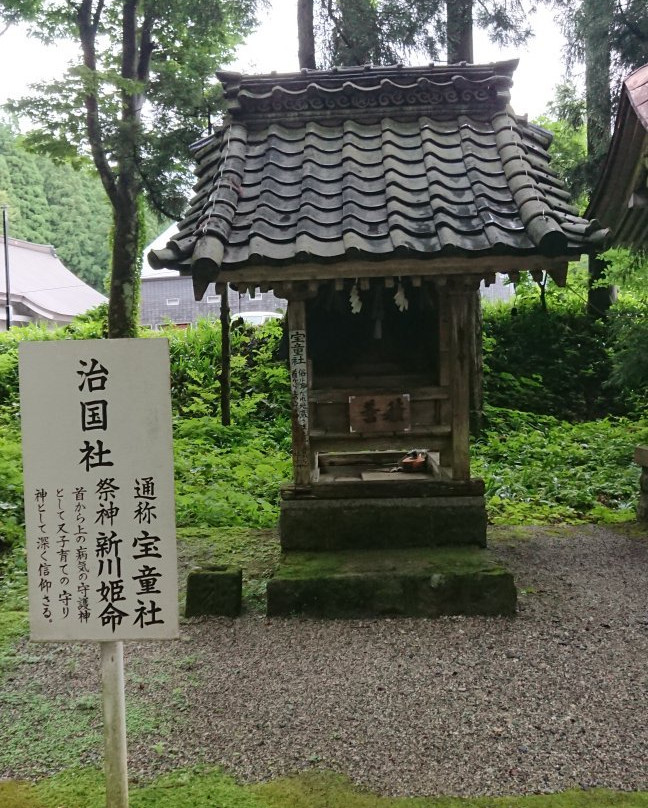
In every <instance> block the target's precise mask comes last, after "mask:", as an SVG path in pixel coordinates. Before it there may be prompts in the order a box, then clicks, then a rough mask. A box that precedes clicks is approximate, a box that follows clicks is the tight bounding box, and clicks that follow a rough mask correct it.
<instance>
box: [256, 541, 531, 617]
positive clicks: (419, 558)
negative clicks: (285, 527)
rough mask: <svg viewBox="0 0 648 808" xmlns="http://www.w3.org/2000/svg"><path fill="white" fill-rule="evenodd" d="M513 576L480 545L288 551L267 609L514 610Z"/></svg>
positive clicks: (315, 612)
mask: <svg viewBox="0 0 648 808" xmlns="http://www.w3.org/2000/svg"><path fill="white" fill-rule="evenodd" d="M516 603H517V593H516V589H515V584H514V581H513V576H512V575H511V573H510V572H508V571H507V570H506V569H504V568H503V567H501V566H498V565H496V564H494V563H493V562H492V561H490V559H489V558H488V556H487V555H486V551H484V550H483V549H481V548H475V547H472V548H435V549H423V548H413V549H403V550H397V551H346V552H335V553H322V552H319V553H286V554H285V556H284V558H283V559H282V562H281V564H280V567H279V570H278V571H277V573H276V575H275V576H274V578H272V579H271V580H270V581H269V582H268V589H267V614H268V615H269V616H280V615H281V616H287V615H291V614H303V615H309V616H313V617H325V618H337V617H341V618H347V617H380V616H388V615H391V616H402V617H440V616H442V615H485V616H495V615H509V616H510V615H514V614H515V611H516Z"/></svg>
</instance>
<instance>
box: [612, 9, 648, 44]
mask: <svg viewBox="0 0 648 808" xmlns="http://www.w3.org/2000/svg"><path fill="white" fill-rule="evenodd" d="M616 11H617V13H618V15H619V17H620V18H621V20H622V21H623V24H624V25H625V27H626V28H627V29H628V30H629V31H630V33H631V34H633V35H634V36H635V37H636V38H637V39H638V40H639V42H647V41H648V37H646V36H644V34H643V32H642V31H641V29H640V28H638V27H637V26H636V25H635V24H634V23H633V22H632V21H631V20H629V19H628V15H627V14H626V10H625V9H624V8H623V6H622V5H621V0H617V4H616Z"/></svg>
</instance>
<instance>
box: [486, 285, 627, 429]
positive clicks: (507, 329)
mask: <svg viewBox="0 0 648 808" xmlns="http://www.w3.org/2000/svg"><path fill="white" fill-rule="evenodd" d="M609 341H610V335H609V331H608V329H607V326H606V325H605V323H603V322H602V321H600V320H594V319H592V318H591V317H588V316H587V315H586V314H585V313H584V312H583V311H582V304H581V303H580V301H578V300H576V301H575V302H574V301H572V302H570V303H567V304H566V305H562V306H561V307H559V308H558V307H556V308H551V307H550V308H549V310H548V311H543V310H542V308H541V307H540V306H539V305H538V304H537V303H535V304H534V303H532V302H524V300H521V301H520V305H519V306H517V307H515V308H513V309H511V307H509V306H488V307H486V308H485V309H484V372H485V375H484V397H485V400H486V401H487V402H488V403H489V404H491V405H493V406H497V407H509V408H511V409H519V410H525V411H529V412H537V413H543V414H548V415H555V416H557V417H561V418H565V419H567V420H578V419H589V418H595V417H597V416H600V415H604V414H606V413H610V412H611V413H618V414H622V413H624V412H626V411H627V410H626V409H625V406H626V404H625V402H624V401H623V400H622V399H620V398H619V396H618V389H615V388H613V387H611V386H608V384H607V382H608V379H609V376H610V372H611V365H610V358H609V355H608V350H607V346H608V343H609Z"/></svg>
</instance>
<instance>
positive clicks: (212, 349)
mask: <svg viewBox="0 0 648 808" xmlns="http://www.w3.org/2000/svg"><path fill="white" fill-rule="evenodd" d="M168 336H169V350H170V353H171V367H172V371H171V390H172V396H173V405H174V410H175V412H177V414H178V415H181V416H187V417H202V416H213V417H217V416H219V414H220V395H219V390H220V375H221V332H220V323H219V322H215V321H213V320H201V321H199V322H198V323H197V324H196V326H195V327H194V328H191V329H189V330H188V331H170V332H169V333H168ZM281 339H282V326H281V324H280V323H279V322H277V321H271V322H269V323H266V325H264V326H263V327H262V328H254V327H250V326H245V325H241V326H235V327H233V328H232V331H231V351H230V353H231V368H232V370H231V399H232V408H233V409H232V420H233V421H234V422H236V423H237V424H239V425H240V424H241V423H249V422H250V421H252V420H254V421H257V420H258V421H269V422H272V421H275V420H276V419H279V420H281V419H286V418H288V417H289V396H290V379H289V376H288V370H287V368H286V367H285V365H284V363H281V362H278V361H277V360H276V358H275V356H276V353H277V350H278V348H279V344H280V342H281Z"/></svg>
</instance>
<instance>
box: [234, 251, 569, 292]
mask: <svg viewBox="0 0 648 808" xmlns="http://www.w3.org/2000/svg"><path fill="white" fill-rule="evenodd" d="M574 258H575V256H558V257H556V258H547V257H546V256H542V255H524V256H515V255H500V256H495V255H492V256H480V257H471V256H458V257H452V258H434V259H431V260H429V261H427V260H423V259H422V260H414V259H411V258H410V259H407V258H404V259H399V260H394V259H393V258H392V259H390V260H389V261H339V262H333V263H322V264H316V263H312V264H288V265H286V264H277V265H266V264H262V265H259V266H249V267H241V268H240V269H230V268H228V267H223V268H222V269H221V272H220V274H219V276H218V280H219V282H227V283H237V282H240V283H244V282H246V281H247V282H248V283H254V284H259V283H261V282H264V281H267V282H268V283H270V285H272V286H274V284H275V282H277V283H283V282H285V281H309V280H335V279H340V278H342V279H346V280H349V281H354V280H356V279H358V280H360V279H362V278H395V277H402V278H409V277H412V276H420V277H425V278H437V277H440V276H455V275H477V276H479V277H480V278H481V277H484V276H485V275H488V274H492V273H494V272H504V273H506V272H519V271H520V270H521V269H522V270H532V269H544V270H546V271H547V272H548V271H550V270H553V269H562V268H566V267H567V264H568V262H569V261H573V260H574Z"/></svg>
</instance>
